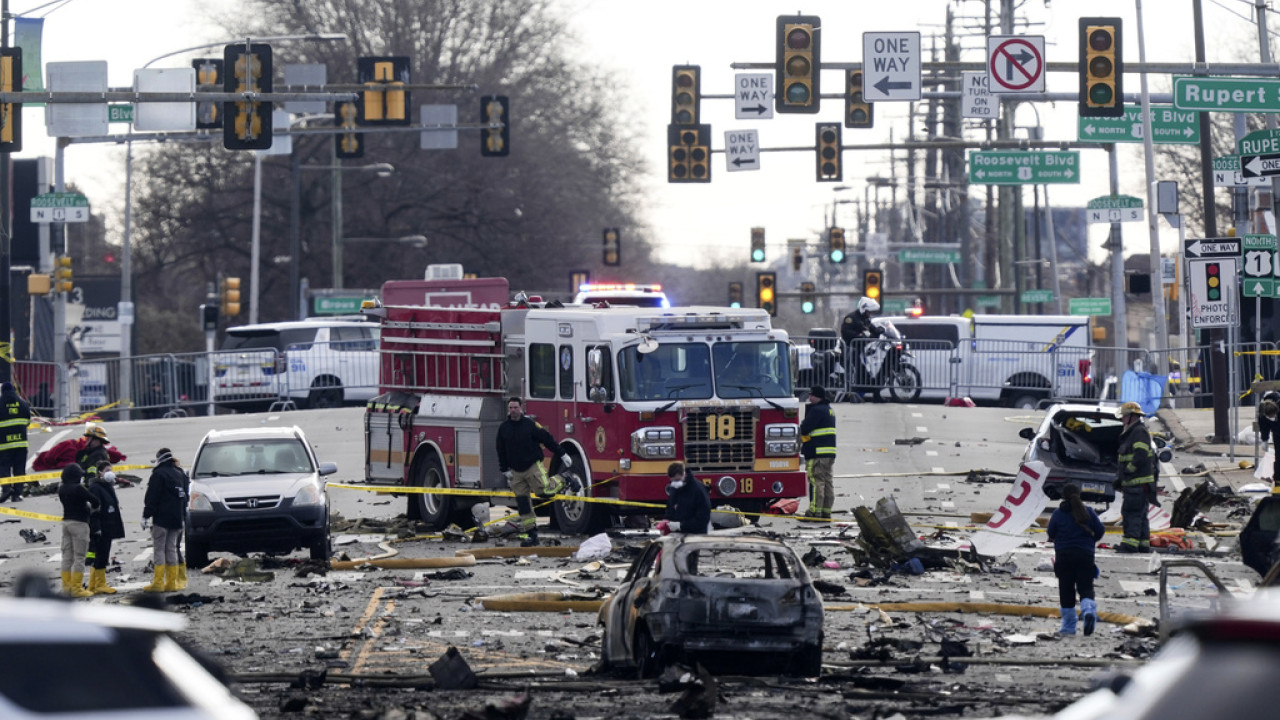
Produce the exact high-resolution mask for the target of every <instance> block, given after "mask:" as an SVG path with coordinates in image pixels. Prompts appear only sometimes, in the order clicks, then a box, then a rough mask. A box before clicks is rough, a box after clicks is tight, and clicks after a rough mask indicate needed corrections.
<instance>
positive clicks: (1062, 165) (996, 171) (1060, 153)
mask: <svg viewBox="0 0 1280 720" xmlns="http://www.w3.org/2000/svg"><path fill="white" fill-rule="evenodd" d="M969 182H970V183H975V184H982V185H1041V184H1048V183H1053V184H1064V183H1079V182H1080V152H1079V151H1078V150H1049V151H1035V152H1033V151H1026V150H1003V151H1002V150H974V151H972V152H970V153H969Z"/></svg>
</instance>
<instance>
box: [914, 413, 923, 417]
mask: <svg viewBox="0 0 1280 720" xmlns="http://www.w3.org/2000/svg"><path fill="white" fill-rule="evenodd" d="M911 417H924V413H911Z"/></svg>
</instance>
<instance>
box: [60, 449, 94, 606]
mask: <svg viewBox="0 0 1280 720" xmlns="http://www.w3.org/2000/svg"><path fill="white" fill-rule="evenodd" d="M82 480H84V470H83V469H81V467H80V466H79V465H77V464H75V463H71V464H70V465H68V466H66V467H64V468H62V484H61V485H59V486H58V499H59V500H61V501H62V592H64V593H66V594H67V595H69V596H71V597H77V598H82V597H89V596H91V595H93V593H91V592H89V591H88V590H85V589H84V587H83V583H84V573H83V572H74V570H75V569H77V568H79V567H80V562H81V558H83V557H84V555H85V553H86V552H88V550H89V517H90V515H91V514H92V513H94V512H96V511H97V510H98V500H97V498H95V497H94V496H93V494H92V493H90V492H89V488H87V487H85V486H84V485H83V484H82V483H81V481H82Z"/></svg>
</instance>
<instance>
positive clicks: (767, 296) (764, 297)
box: [756, 272, 778, 315]
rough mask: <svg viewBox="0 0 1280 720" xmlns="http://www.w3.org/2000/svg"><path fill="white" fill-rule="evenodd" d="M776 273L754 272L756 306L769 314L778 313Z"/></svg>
mask: <svg viewBox="0 0 1280 720" xmlns="http://www.w3.org/2000/svg"><path fill="white" fill-rule="evenodd" d="M777 285H778V274H777V273H774V272H758V273H756V307H758V308H760V309H761V310H764V311H766V312H768V313H769V314H770V315H777V314H778V304H777V296H776V290H777Z"/></svg>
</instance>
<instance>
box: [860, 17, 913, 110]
mask: <svg viewBox="0 0 1280 720" xmlns="http://www.w3.org/2000/svg"><path fill="white" fill-rule="evenodd" d="M920 78H921V69H920V33H919V32H868V33H862V82H863V85H862V98H863V99H864V100H866V101H867V102H880V101H882V100H919V99H920V98H921V87H922V85H921V79H920Z"/></svg>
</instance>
